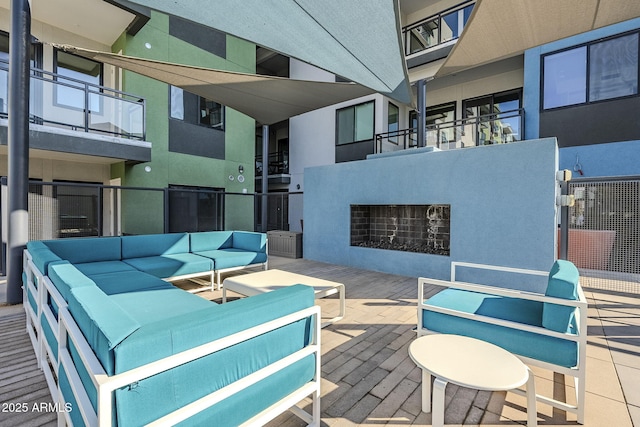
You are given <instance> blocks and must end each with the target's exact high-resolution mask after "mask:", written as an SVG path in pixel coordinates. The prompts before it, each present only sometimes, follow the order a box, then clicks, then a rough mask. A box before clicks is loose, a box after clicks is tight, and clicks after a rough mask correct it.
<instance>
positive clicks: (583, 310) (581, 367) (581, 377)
mask: <svg viewBox="0 0 640 427" xmlns="http://www.w3.org/2000/svg"><path fill="white" fill-rule="evenodd" d="M456 267H468V268H477V269H484V270H494V271H502V272H509V273H518V274H527V275H535V276H548V275H549V272H545V271H538V270H527V269H520V268H511V267H501V266H494V265H486V264H475V263H467V262H452V263H451V281H446V280H438V279H430V278H425V277H420V278H418V336H422V335H426V334H432V333H437V331H431V330H428V329H426V328H425V327H424V325H423V324H422V312H423V311H424V310H426V311H433V312H436V313H442V314H447V315H450V316H456V317H461V318H465V319H470V320H474V321H477V322H484V323H489V324H492V325H498V326H504V327H507V328H511V329H518V330H522V331H527V332H532V333H535V334H540V335H545V336H549V337H555V338H560V339H563V340H567V341H572V342H576V343H578V364H577V365H576V366H574V367H572V368H567V367H565V366H560V365H555V364H552V363H548V362H543V361H541V360H536V359H532V358H529V357H524V356H519V355H517V356H518V357H519V358H520V359H521V360H522V361H523V362H524V363H525V364H527V365H531V366H537V367H540V368H543V369H547V370H550V371H552V372H557V373H560V374H563V375H568V376H571V377H573V379H574V386H575V393H576V396H575V398H576V405H571V404H569V403H567V402H562V401H559V400H556V399H553V398H551V397H548V396H544V395H540V394H536V398H537V400H538V401H539V402H542V403H546V404H548V405H551V406H553V407H555V408H558V409H561V410H564V411H567V412H571V413H575V414H576V415H577V421H578V423H580V424H584V405H585V398H586V384H585V376H586V373H585V362H586V347H587V307H588V303H587V300H586V298H585V296H584V292H583V291H582V288H581V287H580V286H578V299H577V300H567V299H562V298H553V297H548V296H545V295H544V294H539V293H534V292H527V291H520V290H514V289H508V288H499V287H494V286H486V285H478V284H473V283H465V282H458V281H456V280H455V272H456ZM425 285H436V286H442V287H446V288H453V289H462V290H467V291H473V292H480V293H484V294H491V295H496V296H502V297H510V298H519V299H525V300H530V301H539V302H547V303H552V304H558V305H564V306H569V307H574V308H576V309H577V310H578V313H577V316H576V321H577V331H576V332H577V333H576V334H575V335H574V334H568V333H561V332H556V331H552V330H550V329H546V328H541V327H536V326H531V325H525V324H522V323H517V322H512V321H507V320H502V319H496V318H491V317H487V316H482V315H475V314H470V313H465V312H461V311H457V310H451V309H448V308H443V307H437V306H433V305H430V304H427V303H426V301H425V298H424V295H425V292H424V287H425ZM515 392H516V393H518V394H522V395H524V394H525V393H524V391H523V390H515Z"/></svg>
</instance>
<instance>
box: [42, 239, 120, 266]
mask: <svg viewBox="0 0 640 427" xmlns="http://www.w3.org/2000/svg"><path fill="white" fill-rule="evenodd" d="M43 243H44V244H45V245H46V246H47V247H48V248H49V249H51V250H52V251H53V252H54V253H55V254H56V255H58V256H59V257H60V258H62V259H66V260H67V261H69V262H70V263H72V264H80V263H84V262H96V261H120V259H121V258H122V256H121V255H122V252H121V250H120V237H95V238H86V237H84V238H73V239H59V240H46V241H44V242H43Z"/></svg>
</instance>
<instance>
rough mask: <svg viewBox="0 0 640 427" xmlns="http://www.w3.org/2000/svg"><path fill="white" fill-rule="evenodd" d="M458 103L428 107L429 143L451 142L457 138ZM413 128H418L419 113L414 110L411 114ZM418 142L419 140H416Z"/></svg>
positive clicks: (410, 119)
mask: <svg viewBox="0 0 640 427" xmlns="http://www.w3.org/2000/svg"><path fill="white" fill-rule="evenodd" d="M455 120H456V103H455V101H454V102H448V103H446V104H440V105H434V106H431V107H427V117H426V123H425V125H426V126H427V145H436V146H437V145H438V144H439V143H441V142H451V141H454V140H455V129H456V128H455V126H454V123H453V122H454V121H455ZM409 121H410V123H411V128H413V129H416V130H417V128H418V113H417V111H412V112H411V113H410V115H409ZM416 143H417V142H416Z"/></svg>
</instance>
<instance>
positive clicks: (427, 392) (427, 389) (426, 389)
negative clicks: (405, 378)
mask: <svg viewBox="0 0 640 427" xmlns="http://www.w3.org/2000/svg"><path fill="white" fill-rule="evenodd" d="M422 412H426V413H429V412H431V374H430V373H429V372H427V371H426V370H424V369H423V370H422Z"/></svg>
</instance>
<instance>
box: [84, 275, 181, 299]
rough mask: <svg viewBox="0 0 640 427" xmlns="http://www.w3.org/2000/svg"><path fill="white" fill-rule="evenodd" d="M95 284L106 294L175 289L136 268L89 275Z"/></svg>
mask: <svg viewBox="0 0 640 427" xmlns="http://www.w3.org/2000/svg"><path fill="white" fill-rule="evenodd" d="M91 280H93V281H94V282H95V283H96V285H98V287H99V288H100V289H101V290H102V292H104V293H105V294H107V295H115V294H121V293H126V292H139V291H145V290H156V289H175V287H174V286H173V285H172V284H171V283H167V282H165V281H164V280H161V279H158V278H157V277H155V276H152V275H150V274H147V273H143V272H142V271H138V270H133V269H132V270H131V271H116V272H113V273H102V274H95V275H93V276H91Z"/></svg>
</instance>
